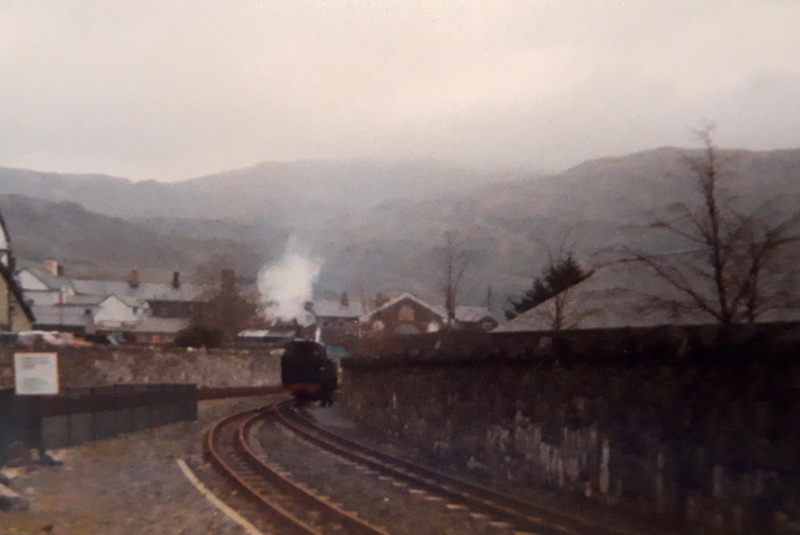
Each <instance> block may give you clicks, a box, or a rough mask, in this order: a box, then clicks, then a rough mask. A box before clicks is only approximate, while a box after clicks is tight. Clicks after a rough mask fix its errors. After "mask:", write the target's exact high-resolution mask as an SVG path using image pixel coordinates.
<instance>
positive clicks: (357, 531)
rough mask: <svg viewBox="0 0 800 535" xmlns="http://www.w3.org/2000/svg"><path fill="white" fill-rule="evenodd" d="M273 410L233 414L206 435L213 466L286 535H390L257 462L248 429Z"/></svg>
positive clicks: (268, 464)
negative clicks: (267, 514) (242, 491)
mask: <svg viewBox="0 0 800 535" xmlns="http://www.w3.org/2000/svg"><path fill="white" fill-rule="evenodd" d="M274 408H275V405H272V406H269V407H266V408H264V409H256V410H252V411H247V412H244V413H239V414H235V415H233V416H230V417H228V418H225V419H223V420H221V421H219V422H217V423H216V424H215V425H214V426H213V427H212V428H211V429H210V430H209V432H208V433H207V435H206V440H205V444H204V447H205V450H206V452H207V453H208V455H209V457H210V459H211V461H212V463H213V464H214V465H215V466H216V467H217V468H218V469H219V470H220V471H221V472H222V473H223V474H225V475H226V476H227V477H228V478H229V479H230V480H231V481H233V482H234V483H235V484H236V485H237V486H238V487H239V488H240V489H242V490H244V491H245V492H246V493H247V494H248V495H249V496H251V497H252V499H253V500H255V501H256V502H257V503H258V504H259V505H260V506H261V507H263V509H264V510H265V511H267V512H268V513H269V514H270V516H271V517H272V518H273V519H274V521H275V522H276V523H277V524H278V525H280V526H281V528H282V530H283V531H285V532H287V533H293V534H294V533H296V534H301V535H329V534H337V533H341V534H348V535H350V534H352V535H389V533H388V532H386V531H384V530H383V529H381V528H379V527H377V526H373V525H371V524H369V523H367V522H365V521H364V520H362V519H360V518H358V517H357V516H356V515H355V514H354V513H351V512H348V511H346V510H344V509H343V508H342V507H340V506H338V505H337V504H335V503H333V502H332V501H331V500H330V499H329V498H327V497H324V496H317V495H315V494H314V493H312V492H311V491H310V490H308V489H307V488H305V486H304V485H301V484H297V483H295V482H293V481H291V480H290V479H288V478H287V475H286V474H285V473H284V472H283V470H281V468H280V467H278V466H275V465H273V464H271V463H269V462H267V461H265V460H264V459H262V458H260V456H259V455H257V454H256V452H255V451H254V449H253V448H252V447H251V445H250V444H249V441H248V436H249V434H250V430H251V428H252V427H253V426H254V425H255V424H256V423H258V422H259V421H261V420H263V419H268V418H270V417H272V415H273V411H274Z"/></svg>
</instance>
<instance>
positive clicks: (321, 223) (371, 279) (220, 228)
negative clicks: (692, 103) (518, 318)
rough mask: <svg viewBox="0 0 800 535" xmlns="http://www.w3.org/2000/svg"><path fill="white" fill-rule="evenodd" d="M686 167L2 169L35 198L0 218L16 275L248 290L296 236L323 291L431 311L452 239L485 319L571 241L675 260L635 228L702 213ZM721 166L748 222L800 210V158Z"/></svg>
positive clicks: (0, 190) (632, 162) (732, 160)
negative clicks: (184, 176)
mask: <svg viewBox="0 0 800 535" xmlns="http://www.w3.org/2000/svg"><path fill="white" fill-rule="evenodd" d="M687 154H688V155H691V154H692V152H691V151H684V150H679V149H675V148H660V149H654V150H650V151H645V152H640V153H636V154H631V155H628V156H622V157H614V158H604V159H599V160H592V161H588V162H585V163H583V164H581V165H578V166H576V167H573V168H572V169H569V170H567V171H565V172H564V173H560V174H554V175H549V176H535V175H534V174H532V173H526V172H524V171H516V170H507V169H503V170H498V171H496V172H490V171H476V170H469V169H460V168H454V167H450V166H447V165H444V164H442V163H439V162H435V161H427V160H420V161H405V162H397V161H395V162H382V161H378V160H353V161H301V162H289V163H264V164H260V165H256V166H253V167H250V168H246V169H240V170H235V171H230V172H226V173H219V174H215V175H210V176H206V177H201V178H197V179H193V180H187V181H183V182H178V183H170V184H162V183H157V182H152V181H151V182H139V183H134V182H130V181H127V180H125V179H120V178H114V177H108V176H103V175H58V174H55V173H37V172H34V171H27V170H17V169H8V168H0V194H6V195H8V194H17V195H24V196H26V197H4V198H2V199H0V210H2V211H3V214H4V216H5V217H6V219H7V220H8V222H9V227H10V230H11V233H12V243H13V245H14V247H15V251H16V252H17V255H18V256H19V257H20V258H21V259H23V260H30V261H38V260H41V259H42V258H45V257H50V256H52V257H58V258H59V259H61V260H64V261H65V262H67V264H70V263H72V264H74V265H76V266H79V265H80V266H84V267H87V266H93V269H101V268H102V266H106V269H108V270H109V271H111V272H114V271H115V268H119V269H121V268H123V267H124V268H129V267H131V266H133V265H138V266H139V267H143V266H148V267H153V268H163V269H175V268H176V267H178V266H180V267H181V269H184V270H186V271H187V272H188V273H191V272H192V271H193V270H195V271H196V270H197V269H198V268H199V266H200V265H202V266H206V267H218V266H221V265H222V264H224V263H226V262H227V263H230V264H234V266H233V267H235V268H236V269H237V270H238V271H239V272H240V273H242V274H243V275H245V276H253V275H254V274H255V272H256V271H257V269H258V267H259V266H260V265H261V263H263V262H268V261H269V260H271V259H274V258H275V257H276V256H277V255H279V254H280V253H281V250H282V247H283V244H284V243H285V242H286V240H287V239H288V238H289V236H297V237H298V238H299V239H300V240H301V241H303V242H305V243H307V244H309V245H310V247H311V248H312V250H313V251H314V253H315V254H318V255H320V256H321V257H322V258H323V259H324V261H325V264H324V266H323V270H322V276H321V280H320V288H321V289H323V290H325V289H327V290H329V291H330V292H341V291H344V290H347V291H348V292H350V293H351V295H353V296H357V297H360V296H362V295H363V296H366V295H367V294H373V293H375V292H379V291H384V292H386V291H389V292H392V291H393V292H400V291H412V292H415V293H417V294H418V295H420V296H421V297H423V298H427V299H431V300H437V299H438V295H437V294H438V290H437V288H438V287H439V285H440V282H441V281H440V274H441V271H442V270H441V261H440V256H441V248H442V245H443V235H444V233H445V232H447V231H456V232H457V235H458V236H459V238H460V240H461V241H460V246H461V247H462V248H463V249H465V250H468V251H469V253H470V256H471V258H472V261H471V265H470V270H469V273H468V278H469V280H468V281H467V283H466V284H465V295H464V300H465V301H467V302H472V303H477V302H480V301H481V300H482V298H483V296H485V295H486V293H487V288H488V286H490V285H491V286H492V287H493V291H494V292H495V294H496V295H501V296H502V295H504V294H508V293H512V294H513V293H519V292H522V291H523V290H524V289H525V288H526V287H527V286H528V285H529V284H530V280H531V277H532V276H534V275H535V274H537V273H538V271H539V270H540V269H541V267H542V265H543V262H544V261H545V259H546V247H547V246H548V245H549V246H550V247H557V246H558V244H559V243H560V241H561V240H562V239H563V238H564V236H565V235H568V236H569V238H568V240H569V242H570V244H572V245H574V247H575V249H576V251H577V252H578V255H579V257H580V258H581V259H582V260H584V261H587V262H592V261H593V258H592V254H593V253H594V252H595V251H598V250H603V249H608V248H613V247H615V246H618V245H620V244H636V245H637V246H642V247H650V248H651V249H653V250H654V251H656V250H658V251H664V250H669V248H670V246H671V244H670V243H668V242H663V241H662V242H660V241H657V240H655V239H654V238H653V236H652V235H651V234H649V233H646V232H643V231H642V229H641V228H640V227H637V226H636V225H635V224H636V223H643V222H645V221H646V220H647V218H646V217H645V216H644V215H643V214H644V213H645V212H647V211H653V210H655V211H658V210H659V209H661V208H663V207H664V206H666V205H667V204H669V203H672V202H676V201H686V200H692V199H694V198H696V197H694V195H695V190H694V189H693V187H694V186H693V184H692V182H691V178H690V177H689V176H688V175H687V172H686V167H685V162H684V158H685V157H686V155H687ZM721 155H722V156H723V165H724V167H725V169H726V170H727V171H728V173H727V174H726V179H725V180H726V184H730V186H731V189H732V190H733V191H735V193H736V194H737V195H738V197H739V200H740V202H741V203H742V204H744V205H745V206H746V207H747V208H748V209H755V208H757V207H759V206H761V205H762V203H763V202H764V201H766V200H768V199H772V198H775V197H780V202H779V203H778V204H775V205H772V206H769V207H768V208H765V216H766V217H768V216H769V213H770V212H772V211H799V210H800V202H799V201H798V199H799V198H800V150H782V151H769V152H752V151H743V150H737V151H721ZM34 198H35V199H39V200H38V201H34ZM45 201H46V202H45ZM64 201H69V202H72V203H79V204H80V205H81V206H82V207H83V208H81V207H80V206H76V205H74V204H65V203H64ZM52 202H55V204H50V203H52ZM501 299H504V298H503V297H501ZM439 300H440V299H439ZM500 306H502V303H500ZM498 308H499V307H498Z"/></svg>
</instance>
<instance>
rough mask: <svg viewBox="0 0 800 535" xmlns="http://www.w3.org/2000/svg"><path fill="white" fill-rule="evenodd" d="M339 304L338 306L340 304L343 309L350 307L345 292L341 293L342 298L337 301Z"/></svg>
mask: <svg viewBox="0 0 800 535" xmlns="http://www.w3.org/2000/svg"><path fill="white" fill-rule="evenodd" d="M339 303H340V304H341V305H342V306H343V307H348V306H350V298H349V297H347V292H342V297H341V298H340V299H339Z"/></svg>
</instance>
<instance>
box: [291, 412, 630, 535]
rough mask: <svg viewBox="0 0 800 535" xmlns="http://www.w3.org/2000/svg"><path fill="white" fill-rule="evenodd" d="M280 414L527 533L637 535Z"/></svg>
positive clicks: (336, 447) (308, 432) (362, 459)
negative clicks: (523, 498)
mask: <svg viewBox="0 0 800 535" xmlns="http://www.w3.org/2000/svg"><path fill="white" fill-rule="evenodd" d="M276 413H277V415H278V416H279V418H280V422H281V423H282V424H283V425H284V426H286V427H287V428H288V429H290V430H291V431H292V432H294V433H296V434H297V435H298V436H301V437H303V438H305V439H307V440H309V441H310V442H312V443H314V444H318V445H319V446H320V447H322V448H324V449H326V450H328V451H330V452H332V453H335V454H337V455H340V456H342V457H344V458H347V459H349V460H351V461H354V462H356V463H359V464H363V465H366V466H369V467H370V468H373V469H375V470H377V471H379V472H381V473H384V474H386V475H389V476H391V477H393V478H396V479H398V480H401V481H404V482H406V483H409V484H411V485H413V486H415V487H417V488H420V489H423V490H425V491H428V492H431V493H432V494H436V495H439V496H443V497H446V498H447V499H449V500H452V501H455V502H457V503H461V504H462V505H464V506H466V507H468V508H469V509H470V510H472V511H475V512H479V513H483V514H487V515H491V516H492V517H494V518H496V519H498V520H504V521H507V522H511V523H513V524H514V525H516V526H518V527H520V528H522V529H525V530H531V531H534V532H536V533H537V534H538V533H541V534H543V535H544V534H548V535H551V534H552V535H631V534H632V533H633V532H631V531H628V530H623V529H618V528H612V527H610V526H608V525H602V524H599V523H597V522H594V521H591V520H588V519H585V518H582V517H578V516H574V515H570V514H568V513H564V512H562V511H558V510H555V509H551V508H548V507H544V506H541V505H538V504H535V503H532V502H528V501H525V500H521V499H519V498H515V497H513V496H509V495H507V494H502V493H500V492H497V491H495V490H492V489H488V488H486V487H483V486H481V485H478V484H475V483H472V482H469V481H466V480H463V479H460V478H457V477H454V476H451V475H449V474H445V473H443V472H439V471H437V470H434V469H432V468H429V467H426V466H422V465H419V464H416V463H412V462H410V461H407V460H405V459H400V458H397V457H394V456H391V455H388V454H386V453H383V452H381V451H377V450H375V449H373V448H369V447H367V446H364V445H363V444H359V443H357V442H354V441H352V440H349V439H346V438H344V437H342V436H340V435H338V434H336V433H333V432H331V431H329V430H327V429H324V428H322V427H319V426H318V425H316V424H315V423H314V422H313V421H311V420H310V419H309V418H307V417H304V416H301V415H300V414H298V412H297V411H295V410H291V409H290V407H289V405H288V404H286V403H281V404H278V405H276Z"/></svg>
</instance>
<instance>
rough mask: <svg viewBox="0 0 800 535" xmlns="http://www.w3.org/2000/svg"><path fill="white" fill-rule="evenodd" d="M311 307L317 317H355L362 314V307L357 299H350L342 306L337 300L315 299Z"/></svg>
mask: <svg viewBox="0 0 800 535" xmlns="http://www.w3.org/2000/svg"><path fill="white" fill-rule="evenodd" d="M313 307H314V308H313V309H314V315H315V316H317V317H326V318H354V319H355V318H358V317H359V316H361V315H362V314H364V307H362V306H361V303H360V302H358V301H350V302H349V303H348V304H347V306H344V305H342V303H341V301H338V300H336V301H334V300H324V299H315V300H314V305H313Z"/></svg>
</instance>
